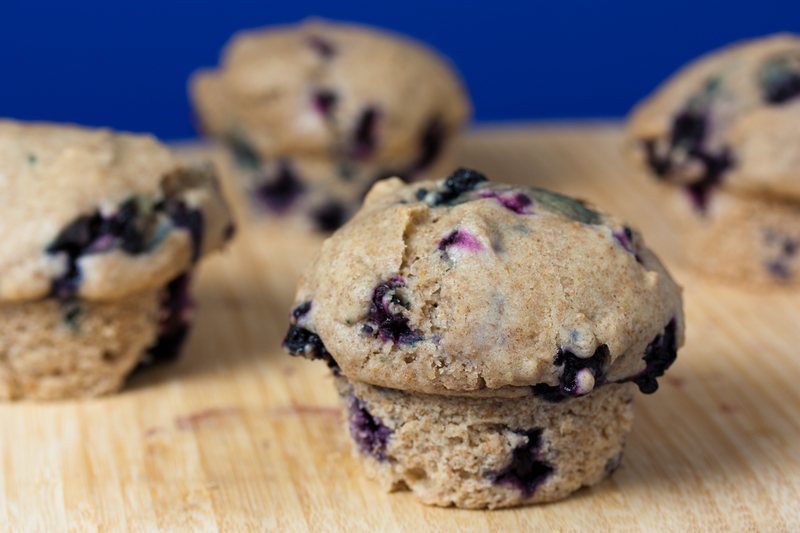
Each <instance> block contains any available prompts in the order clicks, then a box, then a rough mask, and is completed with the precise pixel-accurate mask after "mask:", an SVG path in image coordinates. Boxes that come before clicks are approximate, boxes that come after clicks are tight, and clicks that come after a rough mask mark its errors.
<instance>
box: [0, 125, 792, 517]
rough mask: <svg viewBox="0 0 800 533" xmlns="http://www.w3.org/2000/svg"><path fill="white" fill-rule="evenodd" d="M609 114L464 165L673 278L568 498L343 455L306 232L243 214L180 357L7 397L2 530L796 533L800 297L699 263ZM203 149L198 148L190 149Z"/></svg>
mask: <svg viewBox="0 0 800 533" xmlns="http://www.w3.org/2000/svg"><path fill="white" fill-rule="evenodd" d="M620 143H621V136H620V133H619V130H618V128H617V127H615V126H614V125H607V124H594V125H592V124H588V125H586V124H584V125H553V126H532V127H523V126H519V127H513V128H508V127H506V128H483V129H479V130H477V131H474V132H473V133H472V134H471V135H470V136H469V137H468V138H467V139H466V140H465V141H464V142H463V145H462V147H461V150H460V153H461V160H462V162H463V163H464V164H468V165H470V166H474V167H475V168H479V169H481V170H483V171H485V172H486V173H488V174H489V175H491V176H492V177H494V178H495V179H504V180H506V181H512V182H530V183H536V184H537V185H541V186H544V187H548V188H551V189H554V190H558V191H563V192H567V193H570V194H574V195H577V196H579V197H583V198H587V199H591V200H592V201H593V202H594V203H596V204H597V205H599V206H600V207H602V208H603V209H606V210H611V211H615V212H618V213H619V214H621V215H623V216H624V217H626V218H627V219H628V220H630V221H631V222H633V223H634V225H636V226H638V227H639V228H641V229H642V230H643V233H644V235H645V237H646V239H647V241H648V242H649V243H650V245H651V246H652V247H653V248H654V249H655V250H656V251H657V252H658V253H659V254H660V255H661V257H662V259H664V261H665V262H666V263H667V264H668V265H669V266H670V268H671V271H672V272H673V274H674V275H675V277H676V278H677V280H678V281H679V282H680V283H681V284H682V285H683V287H684V294H685V305H686V313H687V322H688V336H687V344H686V346H685V347H684V348H683V350H682V351H681V352H680V354H679V359H678V361H677V363H676V364H675V366H674V367H673V369H672V371H671V372H670V373H669V375H668V377H667V378H665V379H663V380H662V381H661V388H660V389H659V391H658V393H657V394H655V395H653V396H639V397H638V398H637V404H636V422H635V425H634V429H633V433H632V435H631V437H630V439H629V441H628V446H627V451H626V454H625V457H624V460H623V462H622V466H621V468H620V469H619V470H618V471H617V472H616V474H615V475H614V476H613V477H612V478H611V479H610V480H608V481H606V482H604V483H602V484H601V485H599V486H597V487H595V488H592V489H584V490H582V491H580V492H578V493H577V494H575V495H574V496H573V497H572V498H569V499H568V500H565V501H562V502H558V503H554V504H549V505H542V506H536V507H529V508H523V509H515V510H505V511H493V512H478V511H460V510H454V509H438V508H431V507H426V506H423V505H421V504H419V503H417V501H416V500H415V499H414V498H413V497H412V496H411V495H410V494H408V493H396V494H384V493H381V492H379V491H378V490H377V489H376V487H375V486H374V485H373V484H372V483H371V482H370V481H369V480H367V479H365V478H364V477H363V476H362V475H361V473H360V471H359V467H358V465H357V464H356V463H355V462H354V461H353V459H352V458H351V456H350V452H349V448H348V442H347V440H346V439H347V437H346V436H345V434H344V433H343V431H342V430H341V427H340V424H341V420H340V417H341V413H340V410H339V408H338V405H337V403H336V397H335V394H334V391H333V386H332V384H331V383H330V379H329V378H328V377H327V371H326V369H325V368H324V365H322V364H311V363H308V362H306V361H303V360H298V359H295V358H291V357H288V356H285V355H283V354H282V353H281V352H280V349H279V343H280V340H281V338H282V336H283V334H284V332H285V328H286V325H287V312H288V309H289V306H290V304H291V299H292V294H293V290H294V281H295V278H296V274H297V270H298V269H299V268H300V267H301V266H302V264H304V263H305V262H306V261H307V260H308V257H309V255H311V254H312V253H313V252H312V250H311V249H313V247H314V246H315V242H314V240H313V239H303V238H301V237H298V236H296V235H293V234H292V232H291V231H289V230H284V229H275V228H272V229H269V228H263V227H259V228H251V229H247V228H245V229H244V230H243V231H241V232H240V235H239V238H238V239H237V241H236V242H235V243H234V244H233V246H232V247H231V248H230V249H229V251H228V253H226V254H224V255H221V256H218V257H215V258H213V259H211V260H210V261H208V262H207V263H205V264H204V266H203V268H202V272H201V274H200V275H199V276H198V280H197V281H198V283H197V285H196V290H195V299H196V300H197V301H198V310H197V315H196V327H195V330H194V332H193V334H192V336H191V338H190V341H189V343H188V344H187V346H186V350H185V353H184V356H183V358H182V359H181V360H180V362H178V363H176V364H174V365H171V366H165V367H162V368H159V369H156V370H152V371H148V372H146V373H141V374H139V375H136V376H135V377H134V378H133V379H131V381H130V384H129V386H128V388H127V389H126V390H125V391H124V392H122V393H121V394H119V395H116V396H112V397H108V398H102V399H97V400H92V401H84V402H58V403H50V404H33V403H19V404H5V405H0V463H1V464H2V469H0V528H2V529H3V530H7V531H66V530H69V531H81V532H83V531H153V530H156V529H160V530H164V531H188V530H192V531H265V530H275V531H327V530H346V531H350V532H353V531H385V530H388V531H394V530H404V531H427V530H435V531H451V530H452V531H456V530H457V531H484V530H497V531H512V530H541V531H546V530H563V531H600V530H614V529H627V530H640V531H659V530H670V531H701V530H713V531H751V530H762V531H800V503H798V502H800V353H798V346H800V295H799V294H797V293H795V294H791V293H789V292H788V291H780V290H774V291H763V290H761V291H756V290H752V289H742V288H736V287H730V286H725V285H722V284H719V283H715V282H714V281H713V280H709V279H704V278H699V277H696V276H694V275H692V274H691V273H690V272H688V271H686V270H684V269H683V268H682V267H681V265H680V264H679V263H678V262H676V261H675V258H677V257H679V254H678V253H677V252H678V246H679V243H678V240H677V236H676V235H675V234H674V233H673V232H671V231H670V228H669V226H668V225H666V224H664V223H663V222H662V221H661V220H660V218H659V216H658V206H657V202H654V201H653V197H652V191H651V190H649V189H648V188H647V187H646V186H644V187H642V186H640V185H639V184H638V182H636V181H635V180H631V179H630V176H629V170H628V169H627V168H626V166H625V165H624V164H623V160H622V157H621V155H620ZM195 155H196V151H195Z"/></svg>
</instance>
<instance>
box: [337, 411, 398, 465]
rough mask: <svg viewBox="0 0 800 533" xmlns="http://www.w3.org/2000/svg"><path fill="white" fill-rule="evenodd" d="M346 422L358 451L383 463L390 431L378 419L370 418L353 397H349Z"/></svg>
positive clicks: (367, 412)
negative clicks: (347, 421)
mask: <svg viewBox="0 0 800 533" xmlns="http://www.w3.org/2000/svg"><path fill="white" fill-rule="evenodd" d="M348 420H349V427H350V435H351V436H352V437H353V440H354V441H355V443H356V446H357V448H358V450H359V451H360V452H361V453H364V454H366V455H369V456H372V457H374V458H375V459H377V460H378V461H385V460H386V446H387V444H388V443H389V437H390V436H391V434H392V430H390V429H389V428H388V427H386V426H385V425H384V424H383V423H382V422H381V420H380V419H379V418H376V417H374V416H372V414H371V413H370V412H369V411H368V410H367V406H366V405H365V404H364V402H362V401H361V400H359V399H358V398H356V397H355V396H351V397H350V402H349V408H348Z"/></svg>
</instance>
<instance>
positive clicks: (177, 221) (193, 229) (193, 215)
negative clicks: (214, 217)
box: [157, 199, 205, 261]
mask: <svg viewBox="0 0 800 533" xmlns="http://www.w3.org/2000/svg"><path fill="white" fill-rule="evenodd" d="M159 207H160V206H157V208H159ZM163 209H164V211H165V212H166V213H167V216H169V218H170V219H171V220H172V224H173V225H175V227H178V228H183V229H185V230H186V231H188V232H189V235H190V236H191V238H192V261H197V260H198V259H199V258H200V253H201V252H202V251H203V232H204V226H205V222H204V221H203V213H201V212H200V211H199V210H197V209H193V208H191V207H189V206H188V205H187V204H186V202H184V201H183V200H174V199H168V200H166V201H165V202H164V203H163Z"/></svg>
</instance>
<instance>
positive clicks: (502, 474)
mask: <svg viewBox="0 0 800 533" xmlns="http://www.w3.org/2000/svg"><path fill="white" fill-rule="evenodd" d="M515 433H519V434H520V435H524V436H525V437H527V439H528V441H527V442H526V443H525V444H523V445H521V446H517V447H516V448H514V449H513V450H512V452H511V461H510V462H509V464H508V466H506V467H505V468H503V469H502V470H500V471H499V472H496V473H494V474H492V475H491V477H492V480H493V481H494V482H495V483H497V484H500V485H508V486H511V487H514V488H516V489H517V490H519V491H520V492H521V493H522V495H523V496H524V497H526V498H530V497H531V496H533V494H534V493H535V492H536V489H537V488H539V486H540V485H541V484H542V483H543V482H544V481H545V480H546V479H547V477H548V476H549V475H550V474H551V473H552V472H553V467H552V466H550V465H549V464H548V463H546V462H545V461H542V460H541V459H540V457H539V449H540V447H541V442H542V430H541V428H534V429H530V430H527V431H525V430H516V431H515Z"/></svg>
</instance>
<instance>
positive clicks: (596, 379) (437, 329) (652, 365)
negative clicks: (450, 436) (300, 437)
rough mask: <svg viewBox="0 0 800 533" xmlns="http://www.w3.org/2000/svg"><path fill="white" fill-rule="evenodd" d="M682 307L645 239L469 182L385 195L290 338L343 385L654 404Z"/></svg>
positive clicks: (547, 196) (533, 194)
mask: <svg viewBox="0 0 800 533" xmlns="http://www.w3.org/2000/svg"><path fill="white" fill-rule="evenodd" d="M681 306H682V304H681V294H680V289H679V288H678V286H677V285H676V284H675V283H674V282H673V280H672V279H671V278H670V276H669V274H668V273H667V272H666V270H665V269H664V267H663V266H662V265H661V263H660V262H659V260H658V259H657V258H656V257H655V255H653V253H652V252H651V251H650V250H649V249H647V248H646V247H645V245H644V243H643V242H642V239H641V236H640V235H639V234H638V233H637V232H635V231H634V230H632V229H631V228H630V227H628V226H626V225H625V224H623V223H622V222H621V221H619V220H618V219H616V218H614V217H612V216H609V215H606V214H603V213H600V212H598V211H595V210H594V209H593V208H591V207H589V206H587V205H586V204H584V203H582V202H579V201H576V200H573V199H571V198H568V197H565V196H562V195H559V194H555V193H551V192H547V191H544V190H541V189H536V188H531V187H519V186H511V185H504V184H501V183H493V182H489V181H488V180H487V179H486V178H485V177H484V176H483V175H481V174H479V173H478V172H475V171H472V170H467V169H459V170H458V171H456V172H455V173H454V174H453V175H452V176H450V177H448V178H447V179H445V180H441V181H438V182H433V181H429V182H418V183H415V184H412V185H405V184H403V183H402V182H401V181H400V180H398V179H389V180H384V181H381V182H379V183H378V184H376V185H375V186H374V187H373V188H372V190H371V191H370V193H369V194H368V195H367V198H366V201H365V203H364V206H363V207H362V208H361V210H360V211H359V212H358V213H356V215H355V217H354V218H353V219H352V220H351V221H350V222H348V223H347V224H345V225H344V226H343V227H342V228H341V229H340V230H339V231H337V232H336V233H334V234H333V236H332V237H330V238H329V239H328V240H327V241H326V242H325V243H324V245H323V247H322V249H321V251H320V253H319V255H318V257H317V259H316V260H315V262H314V263H313V264H312V265H311V266H310V268H309V269H308V271H307V272H306V273H305V275H304V277H303V279H302V281H301V284H300V288H299V289H298V293H297V299H296V304H295V308H294V309H293V311H292V318H291V320H292V325H291V326H290V329H289V333H288V335H287V337H286V340H285V341H284V346H285V348H286V349H287V350H288V351H289V352H290V353H292V354H294V355H304V356H307V357H312V358H321V359H325V360H326V361H327V362H328V364H329V365H330V366H331V367H332V368H333V369H334V372H335V373H342V374H344V375H346V376H347V377H348V378H350V379H352V380H356V381H362V382H366V383H370V384H374V385H380V386H386V387H391V388H397V389H402V390H409V391H416V392H423V393H433V394H448V393H452V394H465V395H473V394H474V395H489V396H492V395H494V396H516V395H523V394H530V393H535V394H540V395H542V396H544V397H545V398H546V399H549V400H552V401H560V400H562V399H565V398H568V397H570V396H580V395H583V394H587V393H589V392H591V391H592V390H593V389H594V388H596V387H597V386H600V385H603V384H605V383H612V382H621V381H634V382H636V383H637V384H638V385H639V387H640V389H641V390H642V391H643V392H653V391H654V390H655V389H656V387H657V384H656V381H655V378H656V377H658V376H660V375H662V374H663V372H664V370H666V368H667V367H668V366H669V365H670V364H671V363H672V362H673V361H674V359H675V354H676V350H677V347H678V346H679V345H680V344H681V343H682V339H683V331H684V327H683V315H682V309H681Z"/></svg>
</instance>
